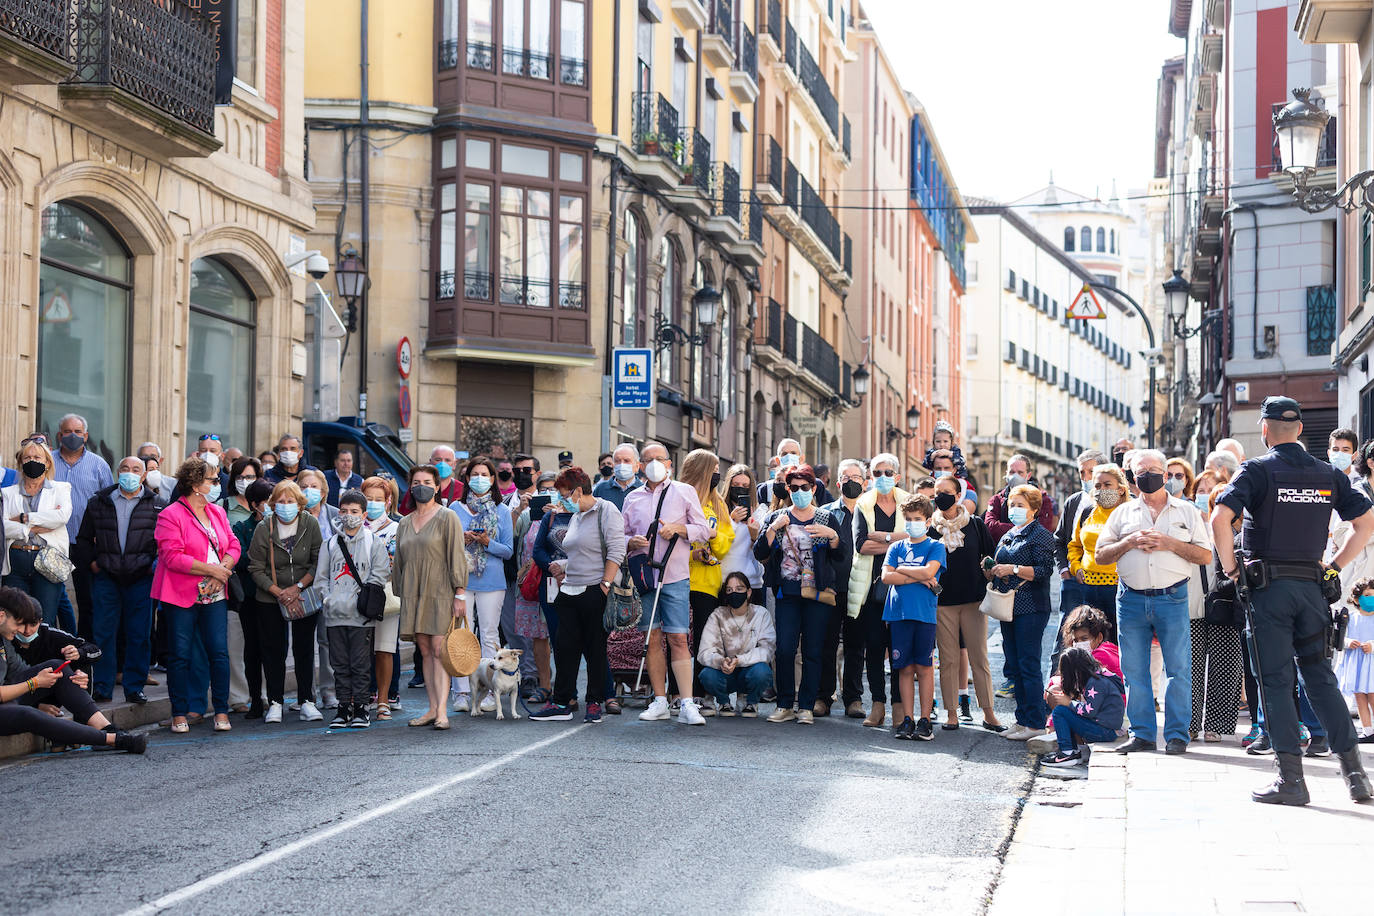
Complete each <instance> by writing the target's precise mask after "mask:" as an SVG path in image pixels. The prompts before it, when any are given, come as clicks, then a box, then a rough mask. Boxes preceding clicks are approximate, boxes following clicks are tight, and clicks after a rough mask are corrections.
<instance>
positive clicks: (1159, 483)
mask: <svg viewBox="0 0 1374 916" xmlns="http://www.w3.org/2000/svg"><path fill="white" fill-rule="evenodd" d="M1135 484H1136V486H1138V487H1140V492H1141V493H1154V492H1156V491H1158V490H1159V489H1160V488H1161V487H1163V486H1164V475H1163V474H1161V473H1160V472H1159V471H1146V472H1145V473H1144V474H1138V475H1137V476H1136V479H1135Z"/></svg>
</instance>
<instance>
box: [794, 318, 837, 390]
mask: <svg viewBox="0 0 1374 916" xmlns="http://www.w3.org/2000/svg"><path fill="white" fill-rule="evenodd" d="M801 365H802V368H803V369H808V370H810V371H811V372H813V373H814V374H815V375H816V377H817V378H819V379H820V380H821V381H822V382H824V383H825V384H826V385H828V386H829V387H830V390H831V391H836V392H838V391H839V390H840V358H839V356H838V355H836V353H835V348H834V347H832V346H830V344H828V343H826V342H825V338H823V337H821V335H819V334H817V333H816V332H815V330H813V329H812V327H811V326H810V325H808V324H804V325H802V357H801Z"/></svg>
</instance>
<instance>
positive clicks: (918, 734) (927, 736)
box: [912, 717, 935, 741]
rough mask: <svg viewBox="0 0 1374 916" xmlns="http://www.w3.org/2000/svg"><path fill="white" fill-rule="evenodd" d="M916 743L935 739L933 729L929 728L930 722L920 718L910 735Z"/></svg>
mask: <svg viewBox="0 0 1374 916" xmlns="http://www.w3.org/2000/svg"><path fill="white" fill-rule="evenodd" d="M912 737H913V738H915V739H916V740H917V741H929V740H931V739H932V738H934V737H935V729H934V728H932V727H931V724H930V720H929V719H926V718H924V717H923V718H922V719H921V721H919V722H917V723H916V731H915V732H914V733H913V735H912Z"/></svg>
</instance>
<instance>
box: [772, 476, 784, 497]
mask: <svg viewBox="0 0 1374 916" xmlns="http://www.w3.org/2000/svg"><path fill="white" fill-rule="evenodd" d="M773 497H774V498H775V499H786V498H787V484H785V483H783V482H782V481H781V480H775V481H773Z"/></svg>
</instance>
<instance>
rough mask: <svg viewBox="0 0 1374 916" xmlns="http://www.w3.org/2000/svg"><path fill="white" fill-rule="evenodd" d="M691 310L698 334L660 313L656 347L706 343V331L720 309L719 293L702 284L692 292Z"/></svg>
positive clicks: (698, 345) (710, 326) (714, 320)
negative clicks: (699, 330)
mask: <svg viewBox="0 0 1374 916" xmlns="http://www.w3.org/2000/svg"><path fill="white" fill-rule="evenodd" d="M692 311H693V313H694V315H695V317H696V320H697V327H698V328H700V329H701V333H699V334H690V333H688V332H687V330H686V329H685V328H683V327H682V326H681V325H677V324H673V323H672V322H670V321H668V319H666V318H664V317H662V316H661V315H660V317H659V320H658V349H660V350H664V349H667V348H668V347H670V346H672V345H673V344H691V345H692V346H694V347H701V346H705V345H706V341H707V339H708V332H709V331H710V330H711V328H712V327H714V326H715V323H716V318H717V313H718V312H719V311H720V293H718V292H716V291H715V290H714V289H712V288H711V287H710V286H703V287H702V288H701V289H699V290H697V291H696V292H695V293H693V294H692Z"/></svg>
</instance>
